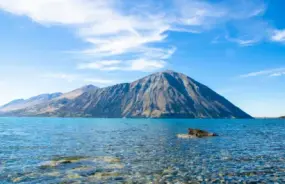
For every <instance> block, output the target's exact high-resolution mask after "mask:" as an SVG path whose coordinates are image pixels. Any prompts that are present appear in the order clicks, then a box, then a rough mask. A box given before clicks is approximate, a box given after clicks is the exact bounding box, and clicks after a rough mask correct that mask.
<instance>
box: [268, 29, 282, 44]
mask: <svg viewBox="0 0 285 184" xmlns="http://www.w3.org/2000/svg"><path fill="white" fill-rule="evenodd" d="M271 39H272V41H275V42H284V43H285V29H284V30H275V31H273V33H272V36H271Z"/></svg>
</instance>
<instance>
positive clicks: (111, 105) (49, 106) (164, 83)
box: [0, 70, 251, 118]
mask: <svg viewBox="0 0 285 184" xmlns="http://www.w3.org/2000/svg"><path fill="white" fill-rule="evenodd" d="M80 89H81V90H80ZM70 94H72V95H70ZM0 110H1V109H0ZM6 114H7V113H6ZM8 114H10V115H13V116H47V117H49V116H55V117H99V118H122V117H128V118H251V116H250V115H248V114H247V113H245V112H243V111H242V110H241V109H239V108H238V107H236V106H234V105H233V104H232V103H231V102H229V101H228V100H226V99H225V98H224V97H222V96H221V95H219V94H217V93H216V92H214V91H213V90H211V89H210V88H208V87H207V86H205V85H203V84H201V83H199V82H197V81H195V80H194V79H192V78H190V77H188V76H186V75H184V74H181V73H178V72H174V71H172V70H166V71H162V72H157V73H154V74H151V75H148V76H146V77H143V78H141V79H138V80H136V81H134V82H131V83H122V84H116V85H113V86H109V87H105V88H97V87H95V86H92V85H91V86H89V87H87V88H86V89H85V90H82V88H79V89H76V90H74V91H72V92H69V93H65V94H62V95H61V96H59V97H57V98H54V99H52V100H50V101H47V102H44V103H41V104H37V105H34V106H31V107H27V108H25V109H20V110H17V111H10V112H8Z"/></svg>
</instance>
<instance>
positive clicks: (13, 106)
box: [0, 93, 62, 112]
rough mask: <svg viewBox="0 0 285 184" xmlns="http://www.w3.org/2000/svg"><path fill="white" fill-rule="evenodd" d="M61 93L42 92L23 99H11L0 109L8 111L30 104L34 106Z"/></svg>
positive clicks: (23, 107)
mask: <svg viewBox="0 0 285 184" xmlns="http://www.w3.org/2000/svg"><path fill="white" fill-rule="evenodd" d="M61 95H62V93H52V94H42V95H38V96H35V97H32V98H29V99H27V100H24V99H18V100H13V101H12V102H10V103H8V104H6V105H4V106H2V107H0V111H2V112H10V111H16V110H20V109H25V108H27V107H30V106H35V105H38V104H42V103H45V102H48V101H50V100H52V99H54V98H57V97H59V96H61Z"/></svg>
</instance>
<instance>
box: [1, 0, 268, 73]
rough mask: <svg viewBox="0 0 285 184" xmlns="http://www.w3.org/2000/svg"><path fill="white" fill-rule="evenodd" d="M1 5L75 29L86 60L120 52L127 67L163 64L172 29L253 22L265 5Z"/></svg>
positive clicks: (229, 1)
mask: <svg viewBox="0 0 285 184" xmlns="http://www.w3.org/2000/svg"><path fill="white" fill-rule="evenodd" d="M169 5H170V6H169ZM170 7H171V8H170ZM0 8H1V9H3V10H5V11H7V12H10V13H13V14H16V15H20V16H27V17H29V18H30V19H32V20H33V21H35V22H37V23H40V24H43V25H55V26H66V27H68V28H70V29H74V30H75V32H76V34H77V35H78V36H79V37H80V38H81V39H82V40H83V41H84V42H86V43H88V44H89V47H88V48H86V49H84V50H82V51H80V52H79V53H80V54H84V55H87V56H88V57H89V58H90V60H94V59H96V60H117V59H118V58H120V57H124V58H126V59H125V60H122V61H121V62H124V65H126V66H124V67H119V68H118V67H117V69H122V68H128V70H130V71H131V70H132V69H134V70H140V69H141V70H153V69H159V68H161V67H164V66H165V64H166V63H167V60H168V59H169V58H170V57H171V56H172V55H173V54H174V53H175V51H176V47H175V46H173V45H170V44H169V43H168V42H167V38H168V34H169V32H171V31H172V32H173V31H175V32H188V33H195V34H198V33H201V32H204V31H208V30H210V29H215V28H216V27H218V26H219V25H221V24H226V23H227V22H230V21H243V20H250V21H251V22H254V21H255V19H254V18H255V17H258V16H260V15H262V14H263V13H264V11H265V10H266V6H265V3H264V2H263V1H262V0H252V1H247V0H241V1H235V0H224V1H220V2H216V3H214V2H210V1H206V0H170V1H147V0H142V1H136V2H135V3H133V2H131V1H117V0H104V1H103V0H92V1H91V0H37V1H35V0H9V1H7V0H0ZM252 25H253V24H252V23H250V24H247V26H246V27H251V26H252ZM252 29H253V28H252ZM260 31H261V30H258V31H252V32H260ZM240 34H244V33H243V32H241V33H240ZM231 40H232V41H234V42H236V43H237V44H240V45H251V44H253V43H256V42H258V41H260V39H258V40H257V39H256V38H255V37H253V38H250V36H249V38H247V39H241V38H240V37H233V36H231ZM77 53H78V52H77ZM137 63H140V64H142V67H138V66H137V65H136V64H137ZM97 64H98V63H97ZM112 65H115V66H116V65H118V63H112ZM115 66H111V64H110V65H108V66H96V65H94V64H93V68H95V69H96V68H98V69H102V68H103V69H104V68H109V69H110V68H111V67H113V69H116V67H115ZM81 68H82V67H81ZM86 68H92V67H90V66H89V67H86Z"/></svg>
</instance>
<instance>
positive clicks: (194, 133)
mask: <svg viewBox="0 0 285 184" xmlns="http://www.w3.org/2000/svg"><path fill="white" fill-rule="evenodd" d="M214 136H218V134H216V133H211V132H207V131H204V130H200V129H193V128H189V129H188V134H178V135H177V137H178V138H182V139H189V138H203V137H214Z"/></svg>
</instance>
